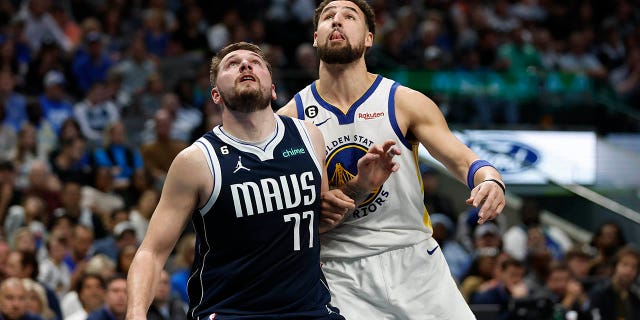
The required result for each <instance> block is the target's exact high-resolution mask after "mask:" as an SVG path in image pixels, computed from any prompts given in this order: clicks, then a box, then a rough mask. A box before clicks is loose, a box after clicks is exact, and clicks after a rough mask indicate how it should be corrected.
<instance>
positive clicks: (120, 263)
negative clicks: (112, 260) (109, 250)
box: [116, 244, 138, 275]
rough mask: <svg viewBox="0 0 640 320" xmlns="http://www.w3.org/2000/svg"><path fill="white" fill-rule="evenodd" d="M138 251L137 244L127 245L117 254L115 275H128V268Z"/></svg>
mask: <svg viewBox="0 0 640 320" xmlns="http://www.w3.org/2000/svg"><path fill="white" fill-rule="evenodd" d="M137 251H138V245H137V244H129V245H126V246H124V247H123V248H122V249H121V250H120V252H118V259H116V273H119V274H124V275H127V274H128V273H129V267H131V262H132V261H133V257H134V256H135V255H136V252H137Z"/></svg>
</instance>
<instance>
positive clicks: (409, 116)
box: [395, 86, 505, 223]
mask: <svg viewBox="0 0 640 320" xmlns="http://www.w3.org/2000/svg"><path fill="white" fill-rule="evenodd" d="M395 98H396V117H397V119H398V123H399V125H400V127H401V130H403V132H405V133H409V134H410V135H412V136H414V137H415V138H416V139H417V140H418V141H420V143H422V145H424V147H425V148H426V149H427V150H428V151H429V153H430V154H431V155H432V156H433V157H434V158H436V160H438V161H440V162H441V163H442V164H444V166H445V167H446V168H447V169H448V170H449V172H450V173H451V174H453V176H455V177H456V178H457V179H458V180H460V181H461V182H463V183H465V184H468V185H469V188H470V189H471V194H470V196H469V198H468V199H467V201H466V203H467V204H468V205H472V206H474V207H476V208H478V207H479V208H480V211H479V213H478V215H479V217H480V218H479V220H478V223H484V222H485V221H488V220H491V219H494V218H495V217H497V216H498V215H499V214H500V213H501V212H502V209H504V206H505V194H504V190H503V187H505V184H504V182H503V180H502V177H501V176H500V173H499V172H498V170H496V169H495V168H494V167H493V166H487V165H484V166H479V167H478V166H477V165H474V166H473V167H472V164H473V163H474V162H475V161H477V160H479V157H478V155H476V154H475V153H474V152H473V151H472V150H471V149H469V148H468V147H467V146H466V145H464V144H463V143H462V142H461V141H460V140H458V138H456V136H455V135H453V133H452V132H451V131H450V130H449V126H448V125H447V122H446V121H445V119H444V116H443V115H442V112H440V109H439V108H438V106H437V105H436V104H435V103H434V102H433V101H432V100H431V99H429V98H427V97H426V96H425V95H424V94H422V93H420V92H417V91H415V90H412V89H409V88H407V87H402V86H401V87H399V88H398V90H397V91H396V97H395ZM476 164H477V163H476ZM480 164H482V163H480ZM476 167H477V168H476ZM494 180H495V181H494ZM501 186H502V187H501Z"/></svg>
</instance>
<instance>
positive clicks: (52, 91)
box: [39, 70, 73, 134]
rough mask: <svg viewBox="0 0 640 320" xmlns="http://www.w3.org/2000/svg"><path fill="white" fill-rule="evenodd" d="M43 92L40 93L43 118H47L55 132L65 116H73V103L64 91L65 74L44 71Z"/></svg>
mask: <svg viewBox="0 0 640 320" xmlns="http://www.w3.org/2000/svg"><path fill="white" fill-rule="evenodd" d="M42 82H43V84H44V92H43V93H42V95H40V100H39V101H40V104H41V105H42V112H43V114H44V118H45V119H47V121H48V122H49V124H50V125H51V126H52V128H53V130H54V131H55V133H56V134H58V133H59V132H60V128H61V127H62V123H63V122H64V121H65V120H67V118H70V117H73V105H72V104H71V102H70V101H69V100H68V96H67V93H66V91H65V84H66V80H65V76H64V74H63V73H62V72H60V71H57V70H51V71H49V72H47V73H46V75H45V76H44V80H43V81H42Z"/></svg>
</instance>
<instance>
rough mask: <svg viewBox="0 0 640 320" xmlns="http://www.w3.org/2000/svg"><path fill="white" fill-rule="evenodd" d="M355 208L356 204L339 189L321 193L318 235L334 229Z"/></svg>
mask: <svg viewBox="0 0 640 320" xmlns="http://www.w3.org/2000/svg"><path fill="white" fill-rule="evenodd" d="M355 208H356V203H355V201H354V200H353V199H351V198H349V196H347V195H346V194H344V193H343V192H342V190H340V189H332V190H329V191H327V192H323V193H322V212H321V213H320V227H319V228H320V233H324V232H327V231H329V230H331V229H333V228H335V227H336V226H337V225H338V224H340V222H341V221H342V220H343V219H344V216H345V214H346V213H347V212H348V211H349V210H353V209H355Z"/></svg>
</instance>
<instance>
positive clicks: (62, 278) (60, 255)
mask: <svg viewBox="0 0 640 320" xmlns="http://www.w3.org/2000/svg"><path fill="white" fill-rule="evenodd" d="M68 246H69V239H68V238H67V237H66V236H62V235H61V234H60V233H52V234H51V235H50V236H49V239H47V243H46V249H47V253H48V256H47V258H46V259H45V260H43V261H42V262H40V265H39V267H38V281H40V282H41V283H43V284H44V285H46V286H48V287H49V288H51V289H53V290H54V291H55V293H56V295H57V296H58V298H59V299H61V298H62V297H63V296H64V295H65V294H66V293H67V291H69V288H70V287H71V270H69V267H68V266H67V264H65V263H64V257H65V255H66V253H67V250H68Z"/></svg>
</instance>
